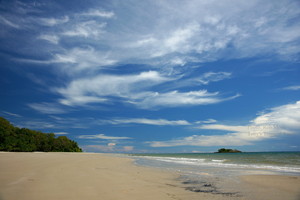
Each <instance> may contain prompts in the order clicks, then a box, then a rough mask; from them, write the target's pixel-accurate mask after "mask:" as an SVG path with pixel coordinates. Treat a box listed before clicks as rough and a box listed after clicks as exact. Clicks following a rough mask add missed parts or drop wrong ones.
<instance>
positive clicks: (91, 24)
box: [62, 20, 106, 38]
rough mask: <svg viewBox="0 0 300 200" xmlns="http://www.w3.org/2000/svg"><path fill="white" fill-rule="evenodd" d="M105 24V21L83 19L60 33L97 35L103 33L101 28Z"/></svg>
mask: <svg viewBox="0 0 300 200" xmlns="http://www.w3.org/2000/svg"><path fill="white" fill-rule="evenodd" d="M105 26H106V23H98V22H96V21H93V20H91V21H85V22H81V23H76V24H75V25H74V28H72V29H71V30H67V31H66V32H64V33H62V35H65V36H71V37H76V36H78V37H85V38H87V37H95V38H97V37H99V36H100V35H101V34H102V33H103V28H104V27H105Z"/></svg>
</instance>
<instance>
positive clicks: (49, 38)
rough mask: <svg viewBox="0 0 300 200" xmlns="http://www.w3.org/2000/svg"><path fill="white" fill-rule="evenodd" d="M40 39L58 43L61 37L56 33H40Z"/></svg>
mask: <svg viewBox="0 0 300 200" xmlns="http://www.w3.org/2000/svg"><path fill="white" fill-rule="evenodd" d="M39 39H42V40H46V41H48V42H50V43H53V44H58V42H59V37H58V36H56V35H40V36H39Z"/></svg>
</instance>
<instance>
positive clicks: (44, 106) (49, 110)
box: [28, 102, 67, 114]
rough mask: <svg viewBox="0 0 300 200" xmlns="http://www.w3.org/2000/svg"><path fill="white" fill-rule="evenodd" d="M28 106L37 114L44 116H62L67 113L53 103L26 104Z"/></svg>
mask: <svg viewBox="0 0 300 200" xmlns="http://www.w3.org/2000/svg"><path fill="white" fill-rule="evenodd" d="M28 106H29V107H30V108H32V109H34V110H36V111H38V112H41V113H45V114H62V113H66V112H67V110H66V109H64V108H62V107H61V106H60V105H59V104H55V103H47V102H44V103H31V104H28Z"/></svg>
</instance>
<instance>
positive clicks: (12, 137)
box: [0, 117, 82, 152]
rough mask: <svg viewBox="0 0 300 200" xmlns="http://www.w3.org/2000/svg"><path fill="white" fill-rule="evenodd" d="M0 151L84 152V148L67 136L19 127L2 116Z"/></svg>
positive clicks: (0, 120)
mask: <svg viewBox="0 0 300 200" xmlns="http://www.w3.org/2000/svg"><path fill="white" fill-rule="evenodd" d="M0 151H15V152H33V151H43V152H82V149H81V148H79V147H78V144H77V142H75V141H73V140H70V139H69V138H67V137H66V136H59V137H55V134H54V133H42V132H40V131H35V130H30V129H27V128H18V127H15V126H13V125H12V124H11V123H10V122H9V121H8V120H6V119H4V118H3V117H0Z"/></svg>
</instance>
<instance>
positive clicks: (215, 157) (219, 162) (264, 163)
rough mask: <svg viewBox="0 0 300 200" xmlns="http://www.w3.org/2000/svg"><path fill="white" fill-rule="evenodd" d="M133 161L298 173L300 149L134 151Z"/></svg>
mask: <svg viewBox="0 0 300 200" xmlns="http://www.w3.org/2000/svg"><path fill="white" fill-rule="evenodd" d="M131 156H133V157H134V158H135V159H136V163H137V164H140V165H148V166H154V167H163V168H168V169H176V170H179V171H185V172H191V173H210V174H219V173H220V174H223V175H224V174H232V173H236V172H239V174H247V173H252V174H253V173H254V174H255V173H260V174H261V173H266V174H268V173H275V174H276V173H279V174H280V173H290V174H293V175H300V152H255V153H190V154H133V155H131Z"/></svg>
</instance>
